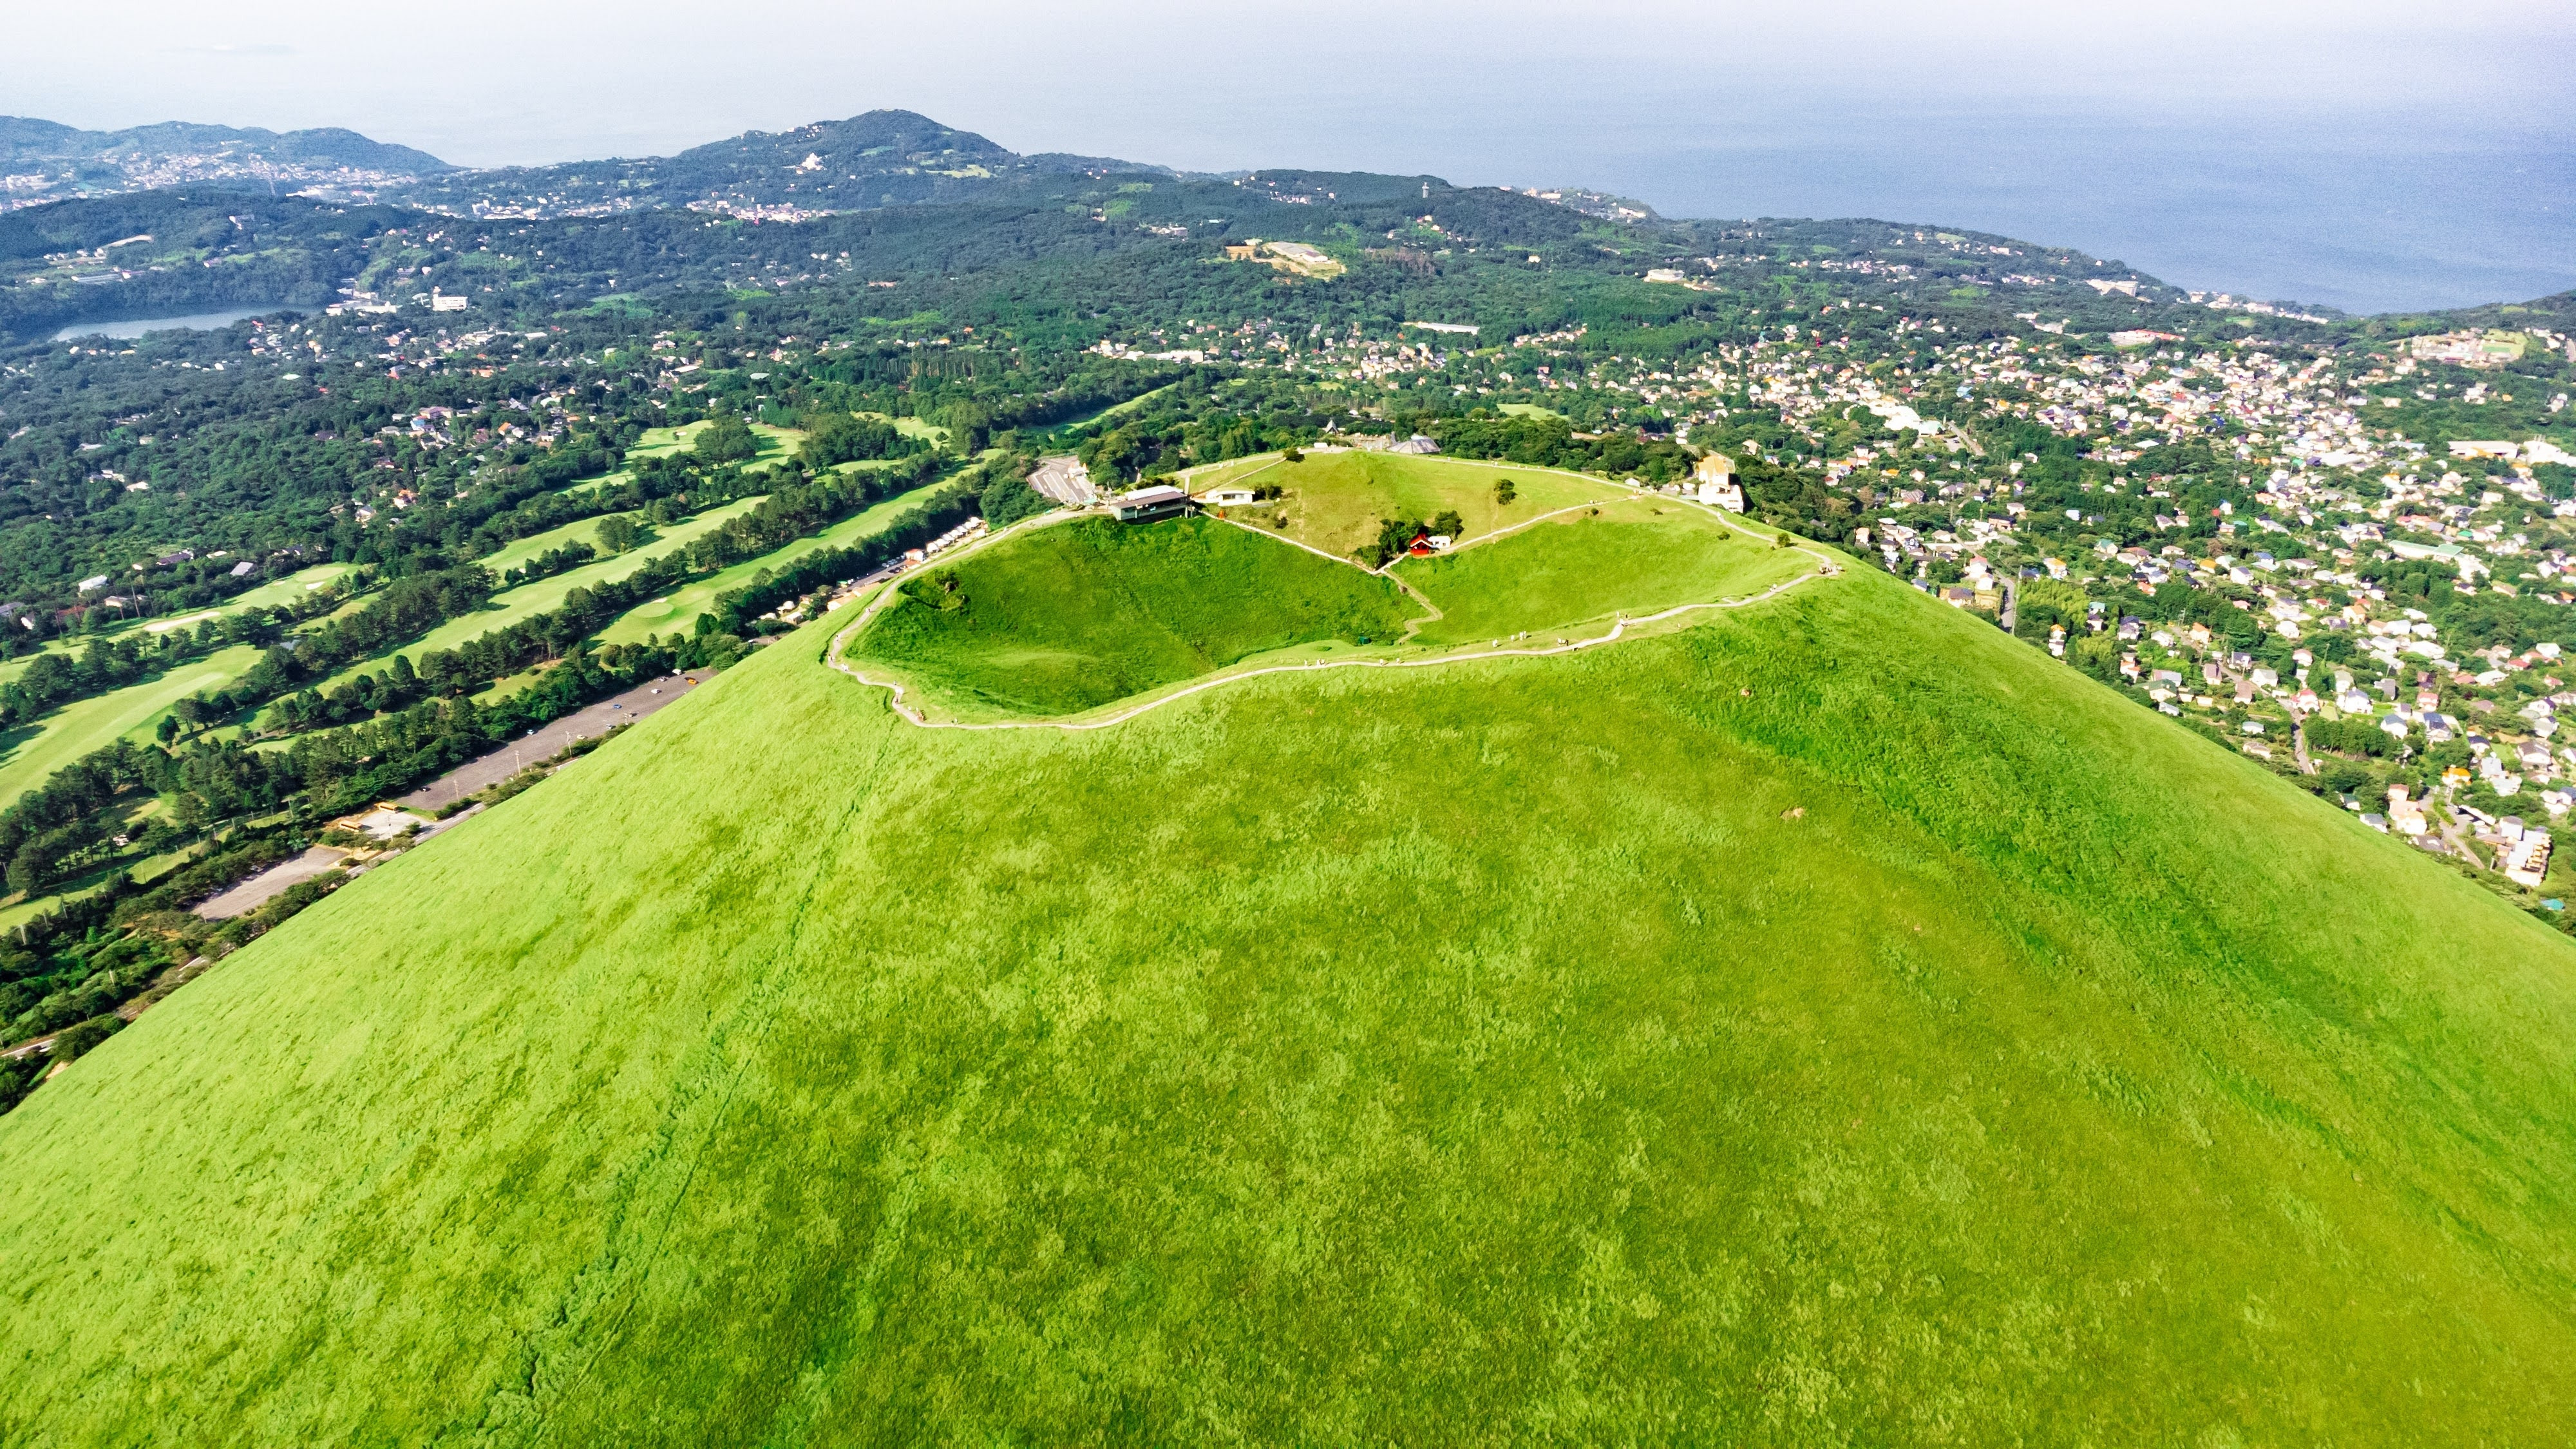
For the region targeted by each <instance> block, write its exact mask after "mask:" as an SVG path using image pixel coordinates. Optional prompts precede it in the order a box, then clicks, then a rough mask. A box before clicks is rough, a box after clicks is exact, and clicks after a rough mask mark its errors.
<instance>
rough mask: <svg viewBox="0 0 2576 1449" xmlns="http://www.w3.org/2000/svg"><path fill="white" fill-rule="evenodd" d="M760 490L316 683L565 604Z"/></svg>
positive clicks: (324, 686) (745, 508)
mask: <svg viewBox="0 0 2576 1449" xmlns="http://www.w3.org/2000/svg"><path fill="white" fill-rule="evenodd" d="M763 496H766V495H758V496H754V497H750V498H737V499H735V500H734V501H733V502H731V503H728V504H726V505H724V506H723V507H721V508H710V509H708V510H706V511H705V512H703V513H699V514H695V515H693V516H691V517H688V518H684V519H682V520H680V521H679V522H677V523H674V524H672V525H671V526H670V527H668V528H660V529H655V530H654V531H653V537H652V538H651V539H650V540H649V541H647V542H645V543H641V544H638V545H636V546H635V547H634V548H633V549H631V550H629V551H627V552H625V553H621V554H612V555H610V556H608V557H605V558H600V559H594V560H592V561H591V562H589V563H586V564H583V565H582V566H581V567H579V568H576V569H566V570H564V571H563V572H562V573H559V574H556V575H555V576H553V577H552V578H545V579H539V580H537V581H536V582H535V583H532V584H522V585H520V586H519V587H518V588H515V589H505V590H503V591H502V592H500V593H497V594H494V595H493V596H492V602H491V605H490V606H489V607H487V608H485V609H482V610H480V611H479V612H476V613H472V614H467V615H465V616H464V617H462V618H457V619H450V620H448V621H447V622H446V623H444V624H441V625H439V626H438V627H437V628H435V629H432V630H430V631H429V632H428V633H427V634H424V635H422V636H421V637H420V638H418V639H415V640H413V641H412V642H410V643H408V644H405V645H403V646H402V647H400V648H398V649H391V650H387V651H386V652H385V653H383V654H379V655H377V656H376V657H374V658H372V659H362V660H360V661H358V662H357V663H355V664H352V665H350V666H349V667H347V668H346V669H343V670H341V671H340V672H339V673H337V674H334V675H332V676H331V677H330V678H329V679H327V680H324V681H322V682H321V684H319V685H318V686H316V687H317V688H319V689H321V690H323V691H325V692H328V691H330V690H332V689H336V688H338V687H339V686H340V685H342V684H345V683H347V682H348V681H350V680H352V679H355V678H357V677H358V676H359V675H361V674H371V673H374V672H375V671H377V670H380V669H383V668H385V667H387V666H388V665H390V664H392V663H393V662H394V656H395V655H397V654H407V655H410V656H411V657H412V658H413V659H415V660H416V659H418V658H420V657H421V656H422V655H424V654H427V653H429V652H431V651H432V650H437V649H453V648H455V647H457V646H458V645H460V644H464V643H466V642H468V641H470V640H474V639H480V638H482V637H483V636H484V635H486V634H489V633H491V632H493V631H494V630H496V629H506V628H509V627H510V626H511V625H513V624H516V623H518V622H519V621H520V620H522V619H527V618H532V617H534V616H535V615H538V614H543V613H546V612H548V611H549V610H553V609H557V608H560V607H562V605H563V601H564V596H565V595H567V594H569V593H571V592H572V591H573V590H575V589H579V588H589V587H593V586H596V585H599V584H603V583H607V582H609V581H611V580H615V579H622V578H624V577H626V576H627V575H628V574H631V573H633V572H635V571H636V570H637V569H639V568H642V567H643V566H644V564H645V562H646V561H647V560H650V559H656V558H660V557H662V556H664V555H665V554H669V553H673V552H676V551H678V550H680V549H683V548H686V547H688V546H689V543H690V541H691V540H693V539H696V538H698V537H700V536H702V535H704V534H708V533H712V532H714V531H715V530H716V529H719V528H722V527H723V526H724V523H725V520H726V519H729V518H732V517H734V516H735V515H737V514H742V513H748V512H750V511H751V510H752V509H754V508H757V507H759V506H760V499H761V497H763ZM581 526H583V527H590V528H596V527H597V526H598V525H597V523H596V522H595V521H594V522H591V523H588V524H585V525H581ZM558 531H560V530H558Z"/></svg>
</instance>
